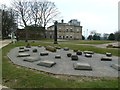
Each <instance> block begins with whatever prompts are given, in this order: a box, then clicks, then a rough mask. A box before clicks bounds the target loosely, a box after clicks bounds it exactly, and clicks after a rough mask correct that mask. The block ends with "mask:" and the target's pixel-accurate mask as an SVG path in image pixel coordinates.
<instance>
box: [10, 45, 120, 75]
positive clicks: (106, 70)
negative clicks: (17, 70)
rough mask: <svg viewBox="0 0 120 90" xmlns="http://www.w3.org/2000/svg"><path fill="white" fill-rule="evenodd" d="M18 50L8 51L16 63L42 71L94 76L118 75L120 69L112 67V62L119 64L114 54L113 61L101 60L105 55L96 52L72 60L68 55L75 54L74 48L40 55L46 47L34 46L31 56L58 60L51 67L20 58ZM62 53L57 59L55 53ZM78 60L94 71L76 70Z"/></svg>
mask: <svg viewBox="0 0 120 90" xmlns="http://www.w3.org/2000/svg"><path fill="white" fill-rule="evenodd" d="M34 48H37V50H38V52H37V53H32V50H33V49H34ZM18 50H19V48H18V47H16V48H14V49H12V50H11V51H10V52H9V53H8V57H9V58H10V59H11V61H12V62H13V63H14V64H17V65H21V66H24V67H28V68H33V69H37V70H40V71H45V72H49V73H53V74H67V75H81V76H92V77H118V71H117V70H116V69H114V68H112V67H111V65H112V64H118V57H116V56H112V61H101V60H100V59H101V57H103V56H105V55H103V54H97V53H95V54H94V55H93V57H92V58H87V57H85V56H84V54H83V55H81V56H78V58H79V60H78V61H72V60H71V58H68V57H67V53H68V52H71V53H73V54H74V52H73V50H69V51H64V50H63V49H60V50H57V52H55V53H52V52H49V55H48V56H40V55H39V54H40V52H43V51H45V48H44V47H42V48H39V47H32V48H31V49H30V51H28V53H29V54H30V55H31V56H35V57H40V58H41V60H50V61H54V62H56V65H54V66H53V67H51V68H47V67H43V66H38V65H37V64H38V63H39V62H40V61H36V62H33V63H31V62H25V61H23V59H24V57H20V58H18V57H17V55H18ZM58 54H59V55H61V59H55V55H58ZM76 62H83V63H88V64H90V65H91V67H92V69H93V70H92V71H86V70H74V68H73V64H74V63H76Z"/></svg>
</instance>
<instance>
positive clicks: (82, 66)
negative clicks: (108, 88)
mask: <svg viewBox="0 0 120 90" xmlns="http://www.w3.org/2000/svg"><path fill="white" fill-rule="evenodd" d="M73 67H74V69H75V70H92V67H91V66H90V64H88V63H81V62H77V63H74V64H73Z"/></svg>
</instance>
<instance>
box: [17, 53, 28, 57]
mask: <svg viewBox="0 0 120 90" xmlns="http://www.w3.org/2000/svg"><path fill="white" fill-rule="evenodd" d="M28 56H30V54H28V53H19V54H18V56H17V57H28Z"/></svg>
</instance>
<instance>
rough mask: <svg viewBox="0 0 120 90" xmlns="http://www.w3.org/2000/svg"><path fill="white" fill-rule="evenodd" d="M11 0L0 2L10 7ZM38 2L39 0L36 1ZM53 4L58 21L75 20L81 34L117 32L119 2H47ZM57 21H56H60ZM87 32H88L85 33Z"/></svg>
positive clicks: (87, 0)
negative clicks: (58, 16) (79, 26)
mask: <svg viewBox="0 0 120 90" xmlns="http://www.w3.org/2000/svg"><path fill="white" fill-rule="evenodd" d="M11 1H12V0H0V3H4V4H6V5H8V6H9V5H10V2H11ZM38 1H39V0H38ZM49 1H52V2H55V5H56V7H57V8H58V10H59V12H60V16H61V18H60V19H64V22H65V23H67V22H68V21H70V20H71V19H77V20H78V21H80V22H81V26H83V34H84V35H86V34H89V33H90V32H91V31H96V32H97V33H102V34H103V33H108V34H109V33H114V32H115V31H118V2H119V1H120V0H49ZM60 19H58V21H60ZM87 30H88V31H87Z"/></svg>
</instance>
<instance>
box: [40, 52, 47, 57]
mask: <svg viewBox="0 0 120 90" xmlns="http://www.w3.org/2000/svg"><path fill="white" fill-rule="evenodd" d="M40 55H41V56H47V55H48V52H41V53H40Z"/></svg>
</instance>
